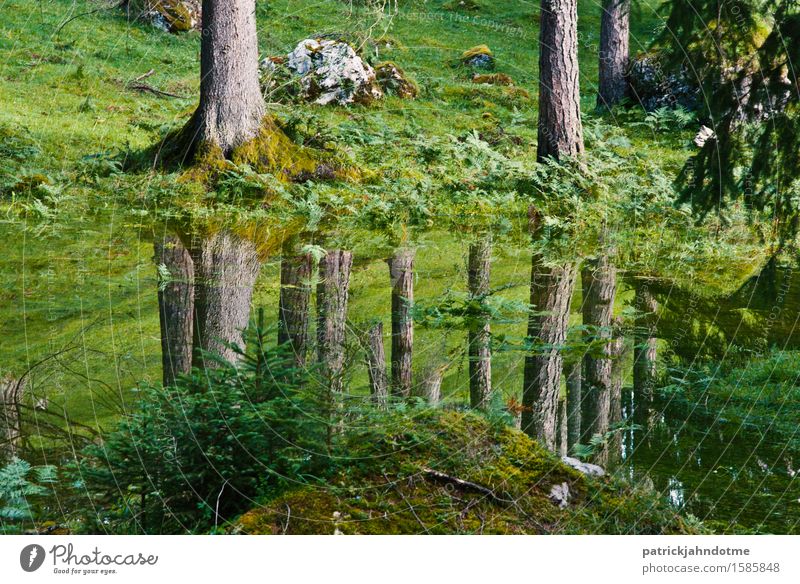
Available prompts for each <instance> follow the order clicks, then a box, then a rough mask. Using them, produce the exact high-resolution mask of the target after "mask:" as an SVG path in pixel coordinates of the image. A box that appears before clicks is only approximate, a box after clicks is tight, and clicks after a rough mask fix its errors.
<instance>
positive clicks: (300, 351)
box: [278, 244, 314, 370]
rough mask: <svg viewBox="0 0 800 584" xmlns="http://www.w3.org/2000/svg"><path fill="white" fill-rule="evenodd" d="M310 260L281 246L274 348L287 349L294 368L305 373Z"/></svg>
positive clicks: (310, 258)
mask: <svg viewBox="0 0 800 584" xmlns="http://www.w3.org/2000/svg"><path fill="white" fill-rule="evenodd" d="M313 270H314V261H313V257H312V256H311V254H309V253H297V251H296V249H295V246H294V245H292V244H288V245H286V246H284V250H283V256H282V257H281V293H280V300H279V302H278V344H279V345H288V347H289V348H290V350H291V353H292V355H293V362H294V366H295V367H296V368H298V369H301V370H302V369H305V366H306V356H307V354H308V320H309V308H310V304H311V277H312V273H313Z"/></svg>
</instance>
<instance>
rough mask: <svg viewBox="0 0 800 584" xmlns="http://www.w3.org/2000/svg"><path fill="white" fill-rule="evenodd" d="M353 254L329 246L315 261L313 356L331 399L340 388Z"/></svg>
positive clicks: (335, 398)
mask: <svg viewBox="0 0 800 584" xmlns="http://www.w3.org/2000/svg"><path fill="white" fill-rule="evenodd" d="M352 267H353V254H352V253H351V252H349V251H343V250H330V251H328V253H327V254H326V255H325V257H323V258H322V260H321V261H320V263H319V283H318V284H317V359H318V361H319V363H320V370H321V374H322V378H323V382H324V383H325V385H326V387H327V388H328V390H329V392H330V397H331V399H332V400H337V399H338V395H339V394H341V393H342V391H343V389H344V380H343V375H344V356H345V330H346V325H347V300H348V295H349V289H350V270H351V268H352Z"/></svg>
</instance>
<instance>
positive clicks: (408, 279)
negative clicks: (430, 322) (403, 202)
mask: <svg viewBox="0 0 800 584" xmlns="http://www.w3.org/2000/svg"><path fill="white" fill-rule="evenodd" d="M388 263H389V277H390V279H391V285H392V393H393V394H395V395H397V396H400V397H409V396H410V395H411V386H412V369H411V358H412V352H413V348H414V321H413V319H412V318H411V306H412V304H413V302H414V250H412V249H400V250H397V251H396V252H395V254H394V255H393V256H392V257H391V258H389V260H388Z"/></svg>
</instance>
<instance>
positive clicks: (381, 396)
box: [365, 321, 389, 406]
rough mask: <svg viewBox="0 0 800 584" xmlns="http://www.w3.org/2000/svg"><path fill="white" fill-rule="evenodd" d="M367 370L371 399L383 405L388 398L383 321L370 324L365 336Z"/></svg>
mask: <svg viewBox="0 0 800 584" xmlns="http://www.w3.org/2000/svg"><path fill="white" fill-rule="evenodd" d="M365 345H366V350H365V353H366V359H367V370H368V371H369V384H370V388H371V389H372V400H373V401H374V402H375V403H376V404H378V405H381V406H385V405H386V403H387V401H388V399H389V378H388V376H387V375H386V354H385V352H384V349H383V323H382V322H380V321H378V322H376V323H374V324H373V325H372V326H370V328H369V330H368V331H367V334H366V338H365Z"/></svg>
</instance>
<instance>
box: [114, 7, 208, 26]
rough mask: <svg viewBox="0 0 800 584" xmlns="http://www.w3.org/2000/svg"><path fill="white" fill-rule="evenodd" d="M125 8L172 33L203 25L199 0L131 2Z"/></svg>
mask: <svg viewBox="0 0 800 584" xmlns="http://www.w3.org/2000/svg"><path fill="white" fill-rule="evenodd" d="M123 6H124V7H125V8H126V10H128V11H129V12H130V13H131V14H136V15H137V17H143V18H147V19H150V20H151V21H153V22H154V24H156V25H157V26H161V27H163V28H166V29H167V30H169V31H170V32H187V31H189V30H193V29H199V28H200V25H201V7H200V1H199V0H129V1H128V2H126V3H124V4H123Z"/></svg>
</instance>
